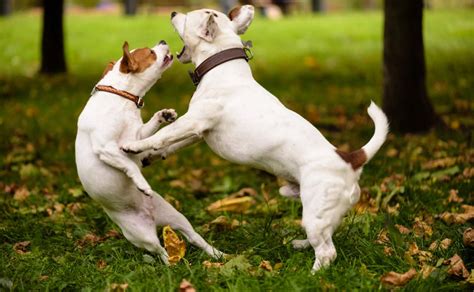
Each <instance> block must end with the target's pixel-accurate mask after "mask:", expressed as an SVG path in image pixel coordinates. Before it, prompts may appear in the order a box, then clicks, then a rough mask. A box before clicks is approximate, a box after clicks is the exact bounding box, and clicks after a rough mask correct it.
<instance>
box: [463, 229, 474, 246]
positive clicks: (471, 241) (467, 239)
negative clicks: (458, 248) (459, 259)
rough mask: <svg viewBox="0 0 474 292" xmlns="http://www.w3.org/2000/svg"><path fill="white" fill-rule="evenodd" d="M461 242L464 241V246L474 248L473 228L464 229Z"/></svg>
mask: <svg viewBox="0 0 474 292" xmlns="http://www.w3.org/2000/svg"><path fill="white" fill-rule="evenodd" d="M462 242H463V243H464V246H467V247H473V248H474V229H472V228H470V227H469V228H468V229H466V230H464V233H463V236H462Z"/></svg>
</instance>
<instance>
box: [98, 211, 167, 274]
mask: <svg viewBox="0 0 474 292" xmlns="http://www.w3.org/2000/svg"><path fill="white" fill-rule="evenodd" d="M106 212H107V214H108V215H109V216H110V218H112V220H113V221H114V222H115V223H117V225H118V226H119V227H120V229H121V230H122V233H123V235H124V236H125V238H126V239H127V240H128V241H130V242H131V243H132V244H133V245H135V246H136V247H139V248H144V249H146V250H148V251H149V252H152V253H156V254H158V255H159V256H160V258H161V260H162V261H163V262H164V263H165V264H166V265H169V262H168V253H167V252H166V250H165V249H164V248H163V247H162V246H161V244H160V240H159V239H158V236H157V234H156V224H155V221H154V218H152V217H151V216H149V215H147V214H145V213H143V212H142V211H139V210H132V211H129V212H119V213H117V212H112V211H108V210H106Z"/></svg>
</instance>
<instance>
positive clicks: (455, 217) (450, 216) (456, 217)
mask: <svg viewBox="0 0 474 292" xmlns="http://www.w3.org/2000/svg"><path fill="white" fill-rule="evenodd" d="M461 208H463V209H464V213H449V212H444V213H443V214H441V215H439V218H441V220H443V221H444V222H446V223H448V224H453V223H454V224H464V223H466V222H467V221H470V220H472V219H474V206H470V205H462V206H461Z"/></svg>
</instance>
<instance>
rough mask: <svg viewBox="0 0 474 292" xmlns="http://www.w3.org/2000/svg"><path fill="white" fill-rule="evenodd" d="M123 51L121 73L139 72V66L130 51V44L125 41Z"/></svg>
mask: <svg viewBox="0 0 474 292" xmlns="http://www.w3.org/2000/svg"><path fill="white" fill-rule="evenodd" d="M122 50H123V57H122V61H121V62H120V72H122V73H133V72H135V71H137V70H138V64H137V62H136V61H135V60H134V59H133V56H132V55H131V54H130V50H129V49H128V42H127V41H125V42H124V43H123V46H122Z"/></svg>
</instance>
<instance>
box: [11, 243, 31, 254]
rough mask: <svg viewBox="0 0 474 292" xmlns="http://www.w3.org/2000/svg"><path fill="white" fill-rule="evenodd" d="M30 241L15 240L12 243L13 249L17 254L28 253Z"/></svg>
mask: <svg viewBox="0 0 474 292" xmlns="http://www.w3.org/2000/svg"><path fill="white" fill-rule="evenodd" d="M30 244H31V242H30V241H21V242H17V243H15V244H14V245H13V250H14V251H15V252H16V253H17V254H28V253H30V251H29V250H28V247H29V246H30Z"/></svg>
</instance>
